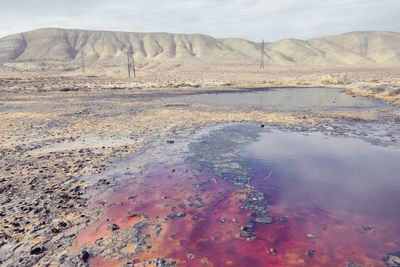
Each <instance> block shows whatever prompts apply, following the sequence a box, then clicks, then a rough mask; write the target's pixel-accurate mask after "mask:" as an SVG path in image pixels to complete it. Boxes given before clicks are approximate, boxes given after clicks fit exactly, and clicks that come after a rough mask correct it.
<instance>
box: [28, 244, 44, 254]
mask: <svg viewBox="0 0 400 267" xmlns="http://www.w3.org/2000/svg"><path fill="white" fill-rule="evenodd" d="M45 250H46V249H45V248H44V247H43V246H35V247H32V248H31V255H39V254H42V253H43V252H44V251H45Z"/></svg>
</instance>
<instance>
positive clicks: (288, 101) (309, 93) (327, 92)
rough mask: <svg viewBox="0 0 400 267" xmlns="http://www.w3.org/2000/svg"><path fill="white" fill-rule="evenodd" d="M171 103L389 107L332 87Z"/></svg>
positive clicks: (199, 97)
mask: <svg viewBox="0 0 400 267" xmlns="http://www.w3.org/2000/svg"><path fill="white" fill-rule="evenodd" d="M172 101H173V102H180V103H181V102H183V103H202V104H211V105H227V106H237V107H248V106H258V107H267V108H274V109H313V108H330V109H332V108H335V109H344V108H346V109H349V108H357V109H360V108H362V109H365V108H391V105H390V104H387V103H385V102H384V101H381V100H377V99H374V98H370V97H362V96H352V95H349V94H347V93H345V92H344V91H343V90H342V89H335V88H280V89H268V88H265V89H258V90H251V91H250V89H249V92H246V91H240V92H228V93H226V92H225V93H224V92H221V93H205V94H195V95H189V96H181V97H176V98H175V99H174V100H172Z"/></svg>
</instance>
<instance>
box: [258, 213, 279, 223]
mask: <svg viewBox="0 0 400 267" xmlns="http://www.w3.org/2000/svg"><path fill="white" fill-rule="evenodd" d="M274 221H275V219H274V217H271V216H267V215H266V216H260V217H256V218H255V219H254V222H256V223H264V224H272V223H274Z"/></svg>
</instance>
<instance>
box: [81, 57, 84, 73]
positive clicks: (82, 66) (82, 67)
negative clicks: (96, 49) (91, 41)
mask: <svg viewBox="0 0 400 267" xmlns="http://www.w3.org/2000/svg"><path fill="white" fill-rule="evenodd" d="M81 59H82V65H81V69H82V75H85V52H84V51H82V52H81Z"/></svg>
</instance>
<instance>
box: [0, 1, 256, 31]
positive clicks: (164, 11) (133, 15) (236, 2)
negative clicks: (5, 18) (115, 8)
mask: <svg viewBox="0 0 400 267" xmlns="http://www.w3.org/2000/svg"><path fill="white" fill-rule="evenodd" d="M232 2H233V3H232ZM246 2H251V1H243V0H233V1H230V2H229V3H225V4H218V5H208V6H200V7H188V8H179V9H168V10H162V11H151V12H140V13H131V14H126V15H118V16H102V17H94V18H96V19H114V18H124V17H129V18H130V17H136V16H143V15H152V14H162V13H175V12H180V11H187V10H198V9H207V8H215V7H221V6H231V5H232V4H241V3H246ZM8 3H16V2H15V1H10V2H8ZM8 3H5V4H8ZM2 4H3V3H1V2H0V5H2ZM65 22H67V23H68V22H70V20H62V21H54V22H52V23H65ZM40 25H43V24H42V23H40V24H39V23H37V24H31V25H29V26H32V27H35V26H40ZM24 26H25V25H24ZM0 28H6V27H0Z"/></svg>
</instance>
